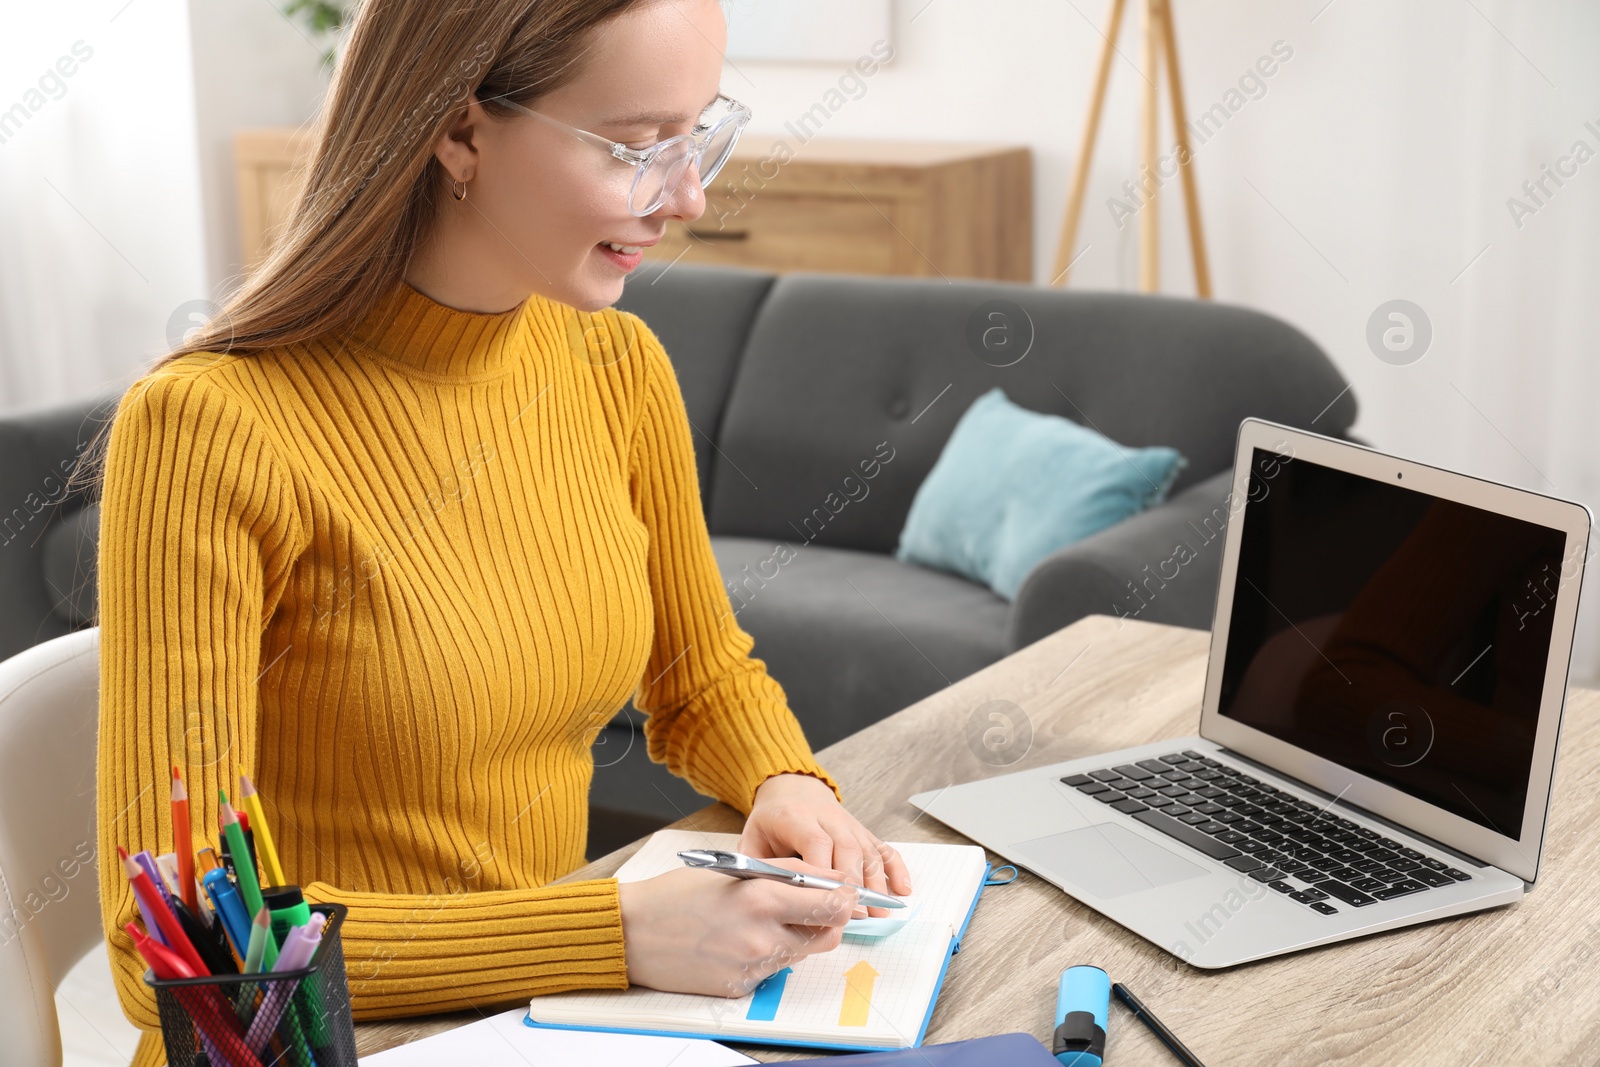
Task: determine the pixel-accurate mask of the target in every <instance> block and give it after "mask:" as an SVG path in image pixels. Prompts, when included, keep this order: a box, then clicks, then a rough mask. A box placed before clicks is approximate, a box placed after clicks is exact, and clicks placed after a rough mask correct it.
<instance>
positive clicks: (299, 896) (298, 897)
mask: <svg viewBox="0 0 1600 1067" xmlns="http://www.w3.org/2000/svg"><path fill="white" fill-rule="evenodd" d="M261 896H262V899H263V900H265V901H266V904H267V910H268V911H270V912H272V932H273V934H274V935H275V936H276V938H277V940H278V943H279V944H282V943H283V942H284V941H285V940H286V939H287V938H288V936H289V931H290V930H292V929H294V928H295V927H296V926H304V925H305V924H306V923H308V922H310V921H311V906H310V905H309V904H307V903H306V898H305V894H303V893H302V892H301V891H300V887H299V886H297V885H281V886H270V887H268V888H266V889H263V890H262V891H261ZM317 981H318V979H317V978H316V977H315V976H313V977H311V978H308V979H306V980H305V981H304V982H303V983H302V984H301V986H300V988H299V989H298V990H296V991H295V995H294V1010H295V1011H297V1012H299V1013H300V1014H301V1020H302V1023H303V1025H304V1026H305V1028H306V1029H307V1030H309V1031H311V1043H312V1045H314V1046H315V1047H317V1048H325V1047H326V1046H327V1044H328V1042H329V1041H331V1040H332V1037H331V1035H330V1034H329V1032H328V1027H327V1024H326V1022H325V1021H324V1020H325V1019H326V1017H327V1011H326V1010H324V1008H323V1006H322V995H321V994H320V993H318V992H317Z"/></svg>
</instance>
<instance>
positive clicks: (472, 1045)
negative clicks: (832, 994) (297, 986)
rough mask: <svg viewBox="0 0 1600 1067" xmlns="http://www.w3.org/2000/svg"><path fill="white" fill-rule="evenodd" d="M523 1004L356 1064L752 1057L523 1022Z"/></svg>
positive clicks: (599, 1063) (405, 1066)
mask: <svg viewBox="0 0 1600 1067" xmlns="http://www.w3.org/2000/svg"><path fill="white" fill-rule="evenodd" d="M527 1014H528V1012H527V1009H525V1008H516V1009H514V1010H512V1011H507V1012H503V1013H501V1014H499V1015H492V1016H490V1017H489V1018H487V1019H484V1020H482V1021H480V1022H475V1023H471V1024H469V1025H467V1026H463V1027H459V1028H458V1029H455V1030H449V1031H446V1032H445V1033H442V1034H435V1035H434V1036H433V1037H427V1038H423V1039H422V1040H421V1041H413V1042H412V1043H411V1044H409V1045H401V1046H400V1047H399V1048H392V1049H390V1050H388V1051H387V1052H379V1053H375V1054H373V1055H371V1056H363V1057H362V1058H361V1067H439V1064H444V1063H470V1064H471V1065H472V1067H545V1065H546V1064H556V1063H578V1064H583V1065H584V1067H668V1065H669V1064H670V1065H671V1067H735V1065H738V1064H746V1063H755V1062H757V1061H756V1060H753V1059H751V1058H750V1057H749V1056H745V1055H742V1054H740V1053H738V1052H735V1051H733V1049H731V1048H727V1047H725V1046H723V1045H719V1044H717V1043H716V1042H715V1041H700V1040H695V1039H691V1038H681V1037H640V1036H637V1035H634V1034H602V1033H595V1032H593V1031H589V1030H542V1029H537V1028H535V1027H531V1026H524V1025H523V1022H522V1020H523V1018H524V1017H525V1016H526V1015H527Z"/></svg>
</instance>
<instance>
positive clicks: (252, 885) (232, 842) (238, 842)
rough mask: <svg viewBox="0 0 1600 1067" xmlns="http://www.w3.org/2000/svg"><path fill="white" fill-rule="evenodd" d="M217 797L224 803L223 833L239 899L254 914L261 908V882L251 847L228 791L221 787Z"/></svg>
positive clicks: (221, 816)
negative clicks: (245, 839) (246, 843)
mask: <svg viewBox="0 0 1600 1067" xmlns="http://www.w3.org/2000/svg"><path fill="white" fill-rule="evenodd" d="M217 797H218V798H219V801H220V803H221V805H222V810H221V812H220V814H219V818H220V819H221V821H222V835H223V837H225V838H227V841H228V852H229V853H230V854H231V855H232V856H233V874H234V878H235V879H236V880H237V881H238V883H239V899H240V900H243V901H244V907H245V911H247V912H248V913H250V914H251V915H254V914H255V913H256V912H258V911H260V910H261V883H260V882H259V881H258V880H257V879H256V870H255V867H254V865H252V864H251V862H250V849H249V847H248V846H247V845H245V843H244V830H242V829H241V828H240V827H239V816H238V815H236V814H235V813H234V810H233V805H232V804H229V803H228V794H227V792H226V791H225V790H222V789H219V790H217Z"/></svg>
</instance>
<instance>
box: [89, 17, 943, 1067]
mask: <svg viewBox="0 0 1600 1067" xmlns="http://www.w3.org/2000/svg"><path fill="white" fill-rule="evenodd" d="M725 39H726V27H725V25H724V22H723V17H722V13H721V9H720V6H719V4H718V2H717V0H469V2H460V3H452V4H435V3H432V2H430V0H366V2H365V3H364V4H362V5H361V7H360V8H359V10H358V13H357V15H356V17H355V22H354V25H353V26H352V28H351V33H350V37H349V40H348V43H347V46H346V50H345V53H344V55H343V57H342V58H341V60H340V64H339V67H338V69H337V70H336V71H335V74H334V78H333V83H332V86H331V88H330V90H329V95H328V101H327V104H326V106H325V109H324V113H323V115H322V118H321V124H320V126H319V128H318V135H317V137H316V147H315V150H314V152H313V155H312V158H311V161H310V165H309V169H308V177H307V180H306V184H305V187H304V189H303V191H302V192H301V193H300V196H299V199H298V200H297V202H296V204H295V207H294V211H293V216H292V219H291V221H290V223H289V224H288V227H287V229H286V231H285V232H284V233H283V234H282V235H281V237H280V238H279V240H278V242H277V244H276V246H275V247H274V250H273V252H272V253H271V255H270V258H269V259H268V260H267V261H266V263H265V264H264V265H263V266H262V267H261V268H260V269H259V270H258V271H257V272H256V273H255V274H254V275H252V276H251V277H250V278H249V279H248V280H247V281H246V282H245V284H244V286H243V288H242V289H241V291H240V292H239V293H238V294H237V295H236V296H235V297H234V298H233V300H232V301H231V303H230V304H229V305H228V307H227V308H226V309H225V313H224V314H222V315H219V316H218V318H217V320H216V321H215V322H214V323H213V324H212V325H211V326H210V327H209V328H208V329H207V331H206V332H204V333H202V334H201V335H199V336H197V337H195V338H193V339H192V341H191V343H188V344H186V345H185V346H184V347H182V348H180V349H178V350H176V351H175V352H174V353H172V354H171V355H170V356H169V357H168V358H167V359H166V360H165V361H163V362H162V363H161V364H160V365H159V366H158V367H157V368H156V369H154V370H153V371H152V372H151V373H149V374H148V375H146V376H145V377H144V378H143V379H141V380H140V381H139V382H138V383H136V384H135V386H134V388H132V389H131V390H130V391H129V393H128V394H127V396H126V397H125V398H124V400H123V402H122V404H121V405H120V407H119V409H118V412H117V415H116V417H115V419H114V422H113V424H112V428H111V433H110V438H109V444H108V446H107V450H106V458H105V481H104V494H103V505H102V520H101V521H102V527H101V529H102V535H101V555H100V564H99V566H100V570H99V574H100V583H101V584H100V597H101V605H100V608H101V654H102V669H101V670H102V673H101V684H102V698H101V699H102V713H101V733H100V756H99V759H100V763H99V804H100V811H101V829H100V847H101V855H102V857H104V856H109V855H111V854H112V853H113V851H114V849H115V847H116V846H118V845H121V846H124V847H126V848H128V849H129V850H130V851H135V850H138V849H145V848H147V849H152V850H154V851H158V852H161V851H169V850H171V849H172V848H173V847H174V842H173V841H172V839H171V836H170V827H169V824H168V819H167V814H166V813H167V800H168V793H167V790H168V785H167V783H168V780H169V778H170V773H169V767H170V766H172V765H177V766H179V767H180V768H182V769H183V771H184V776H185V780H186V781H187V783H188V787H189V796H190V797H191V798H192V799H191V804H192V806H193V811H192V823H193V826H194V827H195V830H196V840H195V842H184V843H182V847H188V846H189V845H191V844H203V843H204V842H205V841H209V840H214V839H215V833H214V831H215V828H216V817H217V799H216V796H217V790H218V788H219V787H220V788H224V789H227V790H229V792H230V794H231V793H232V791H233V790H234V788H235V787H236V784H237V781H238V776H239V774H240V773H241V772H243V773H246V774H249V775H250V776H251V777H252V778H253V779H254V781H255V782H256V784H257V786H258V787H259V789H260V791H261V794H262V796H263V797H264V799H265V800H266V802H267V803H268V805H269V808H268V810H269V813H270V814H271V817H272V822H273V835H274V837H275V839H276V842H277V845H278V850H279V852H280V853H281V858H282V862H283V866H284V868H285V870H286V873H287V876H288V878H289V880H290V881H291V882H294V883H296V884H299V885H301V886H303V887H304V890H305V892H306V896H307V897H308V898H309V899H310V900H311V901H312V902H313V903H321V902H339V903H342V904H344V905H346V906H347V907H348V908H349V916H348V919H347V921H346V922H345V925H344V932H343V944H344V953H345V959H346V963H347V969H348V972H349V977H350V983H351V993H352V999H353V1004H354V1010H355V1014H356V1016H357V1017H358V1018H366V1019H372V1018H380V1017H385V1016H396V1015H405V1014H416V1013H421V1012H432V1011H444V1010H451V1009H460V1008H463V1007H467V1006H477V1007H487V1006H489V1005H500V1004H505V1003H509V1002H514V1001H518V1000H523V999H525V998H527V997H529V996H532V995H537V994H541V993H548V992H554V991H558V990H565V989H573V988H585V987H587V988H619V987H623V986H626V985H628V984H629V983H630V982H631V983H636V984H642V985H648V986H652V987H655V988H659V989H667V990H682V991H688V992H700V993H710V994H720V995H725V996H738V995H742V994H743V993H745V992H747V991H748V989H749V988H750V987H751V986H752V985H753V984H754V983H755V982H757V981H759V980H760V979H761V978H762V977H764V976H765V975H766V974H769V973H772V972H773V971H776V970H778V969H780V968H781V967H783V966H784V965H785V962H786V961H789V960H792V959H795V958H798V957H799V956H802V955H805V954H807V953H812V952H819V951H826V950H828V949H830V948H832V947H834V946H835V945H837V944H838V940H839V936H840V931H841V929H842V926H843V924H844V922H845V921H846V920H847V919H848V918H849V916H850V915H851V914H852V913H853V911H854V910H856V909H855V908H854V900H855V895H854V893H853V892H850V891H848V890H846V891H838V892H835V893H832V894H822V893H818V892H817V891H815V890H805V889H797V888H794V887H791V886H786V885H779V884H775V883H771V882H739V881H735V880H733V879H728V878H722V877H718V876H716V875H714V874H710V873H708V872H703V871H691V870H687V869H685V870H682V871H677V872H674V873H672V874H668V875H664V876H662V877H659V878H654V879H650V880H648V881H643V882H638V883H631V884H628V885H623V886H619V885H618V884H617V882H616V881H615V880H614V879H598V880H592V881H584V882H577V883H572V884H564V885H551V884H550V883H551V882H552V881H553V880H554V879H556V878H558V877H560V876H561V875H563V874H565V873H567V872H568V871H571V870H573V869H574V868H576V867H578V866H580V865H581V864H582V862H583V856H584V843H585V826H586V804H587V791H588V786H589V781H590V777H591V774H592V771H593V766H592V762H591V759H590V754H589V753H590V745H591V744H592V742H593V740H594V738H595V736H596V735H597V733H598V731H599V729H600V728H601V727H602V726H603V725H604V724H605V722H606V721H607V720H608V719H609V718H610V716H611V714H612V713H613V712H614V711H615V710H616V709H618V708H620V707H621V706H622V705H623V704H624V702H625V701H626V700H627V698H628V697H629V696H630V695H631V696H633V698H634V700H635V703H636V705H637V706H638V707H639V708H640V710H642V711H644V712H645V713H646V714H647V715H648V722H647V724H646V734H647V737H648V744H649V752H650V755H651V757H652V758H653V759H655V760H657V761H661V762H665V763H666V764H667V766H668V767H669V768H671V769H672V770H673V771H674V772H675V773H677V774H680V775H682V776H683V777H685V778H687V779H688V780H689V781H690V782H691V783H693V784H694V785H695V786H696V787H697V788H699V789H700V790H701V791H703V792H706V793H709V794H712V795H714V796H716V797H718V798H720V799H722V800H724V801H726V802H727V803H729V804H731V805H733V806H734V807H736V808H738V809H739V810H740V811H742V812H746V813H748V820H747V822H746V824H745V829H744V833H743V836H742V839H741V842H740V845H741V848H743V849H744V850H745V851H749V852H752V853H755V854H757V855H764V856H770V857H785V858H786V859H785V860H784V862H787V863H788V864H789V865H790V866H793V867H795V868H797V869H813V870H823V871H831V872H835V873H836V874H837V875H838V876H840V877H842V878H844V879H847V880H850V881H854V882H858V883H860V882H864V883H865V884H866V885H868V886H870V887H872V888H875V889H880V890H887V891H889V892H899V893H905V892H909V891H910V890H911V885H910V882H909V879H908V876H907V874H906V871H905V867H904V864H903V863H902V862H901V860H900V858H899V857H898V856H897V855H896V854H895V852H894V851H893V850H892V849H890V848H889V847H887V846H886V845H884V844H883V843H882V842H881V841H879V840H878V839H877V838H876V837H875V836H873V835H872V834H871V833H870V832H868V831H867V830H866V829H864V828H863V827H862V826H861V825H860V824H859V823H858V822H857V821H856V820H855V819H854V818H853V817H852V816H850V815H849V814H848V813H847V812H846V811H845V810H844V808H843V807H841V805H840V802H839V799H838V796H837V794H836V790H835V788H834V784H833V782H832V780H831V779H830V778H829V777H828V775H827V774H826V772H824V771H823V770H822V768H820V767H819V766H818V765H817V763H816V761H815V759H814V758H813V757H812V754H811V752H810V750H809V748H808V746H807V745H806V742H805V739H804V737H803V736H802V734H801V731H800V728H799V726H798V724H797V723H796V721H795V719H794V716H793V715H792V713H791V712H790V711H789V709H788V707H787V704H786V703H785V700H784V696H783V692H782V690H781V689H780V688H779V686H778V684H777V683H776V682H775V681H774V680H773V679H772V678H770V677H769V676H768V675H767V673H766V669H765V667H764V665H763V664H762V663H761V661H760V660H758V659H754V658H752V657H751V656H750V651H751V648H752V645H753V642H752V640H751V638H750V637H749V635H747V634H746V633H744V632H743V631H742V630H740V629H739V628H738V627H737V626H736V625H727V624H726V622H725V621H724V622H720V623H719V620H722V619H724V616H727V615H728V612H729V605H728V602H727V597H726V594H725V592H724V590H723V587H722V584H721V581H720V579H719V577H718V573H717V570H716V564H715V560H714V559H713V557H712V554H711V549H710V543H709V540H708V536H707V531H706V527H705V523H704V519H703V517H702V513H701V505H700V500H699V496H698V487H697V483H696V478H695V470H694V460H693V445H692V441H691V438H690V435H689V426H688V420H687V416H686V414H685V411H684V407H683V400H682V398H681V395H680V393H679V390H678V385H677V381H676V379H675V377H674V375H673V371H672V368H671V365H670V364H669V363H668V361H667V358H666V355H665V353H664V352H663V351H662V349H661V345H660V343H659V341H657V339H656V338H655V336H654V335H653V334H652V333H651V332H650V330H649V329H648V328H647V327H646V326H645V325H644V324H643V323H642V322H640V321H639V320H638V319H637V318H634V317H633V316H631V315H626V314H622V313H619V312H617V311H615V310H611V309H610V308H609V305H611V304H612V303H613V302H614V301H615V300H616V299H617V297H618V295H619V294H620V293H621V291H622V285H623V280H624V278H625V276H626V275H627V273H628V271H629V270H631V269H632V268H633V267H635V266H637V263H638V259H639V256H638V253H637V252H635V251H630V249H631V248H632V247H633V246H643V245H649V244H652V243H654V242H655V241H656V240H658V239H659V238H660V237H661V236H662V233H663V231H664V230H665V227H666V224H667V221H668V220H670V219H684V220H691V219H694V218H696V217H698V216H699V215H700V214H701V213H702V211H703V210H704V207H705V201H704V197H703V193H702V190H701V177H700V172H699V169H698V164H697V161H696V159H695V158H694V157H693V153H692V152H690V153H681V152H679V151H678V149H680V148H682V147H683V146H685V145H689V146H696V145H704V144H705V142H707V141H708V140H709V141H710V142H711V143H710V144H709V146H707V147H706V148H705V152H706V155H705V156H704V157H702V158H701V159H700V160H699V161H698V162H699V163H704V164H705V165H706V166H707V168H708V169H709V168H710V167H711V165H712V159H713V157H715V156H716V155H718V154H720V153H721V151H722V148H723V147H725V146H726V145H727V137H726V136H725V134H726V133H727V132H729V131H728V130H727V129H726V128H724V129H723V130H722V131H721V132H719V133H717V134H716V135H714V136H711V135H709V131H708V130H707V129H705V127H706V126H710V125H714V124H715V123H716V122H718V121H720V120H721V119H731V121H733V122H734V123H735V124H737V122H738V120H739V117H740V116H739V114H738V112H739V108H738V106H737V105H734V104H731V103H730V102H728V101H726V100H725V99H721V98H719V97H718V92H717V85H718V79H719V75H720V73H721V68H722V57H721V52H722V47H723V43H724V41H725ZM708 104H710V105H711V106H710V108H709V109H708ZM684 134H691V135H692V136H693V138H695V139H694V140H688V141H685V140H679V141H676V142H672V143H671V144H668V145H667V146H665V147H664V148H663V149H661V150H659V151H657V152H655V153H654V154H653V155H651V156H650V158H651V159H653V160H654V162H651V163H650V164H649V165H648V167H647V166H646V165H645V163H644V159H645V158H646V157H644V156H641V155H639V154H638V153H640V152H645V153H647V155H648V150H649V149H650V147H651V146H652V145H655V144H657V143H658V142H662V141H670V139H671V138H674V137H678V136H679V135H684ZM607 142H618V143H620V144H623V145H625V146H627V148H628V149H632V150H634V152H631V153H630V152H624V153H623V154H622V155H621V156H618V155H614V154H613V153H612V152H611V151H610V150H609V149H608V148H606V147H604V145H606V143H607ZM674 158H676V160H677V165H676V171H675V172H674V167H673V166H670V165H669V166H668V167H666V168H665V169H664V172H663V168H660V167H658V166H657V165H656V164H659V163H661V162H662V161H665V162H666V163H668V164H672V163H673V160H674ZM656 194H659V199H660V202H659V203H655V202H653V201H655V200H657V199H658V196H657V195H656ZM619 246H620V248H621V249H622V250H621V251H618V250H617V247H619ZM101 890H102V899H103V901H104V918H105V925H106V930H107V935H108V938H109V941H110V953H111V956H112V960H113V963H114V965H115V970H116V973H117V982H118V987H119V991H120V994H121V997H122V1003H123V1007H124V1010H125V1011H126V1012H127V1014H128V1016H129V1017H130V1018H131V1019H132V1020H133V1021H134V1022H135V1023H136V1024H138V1025H139V1026H141V1027H143V1028H145V1029H146V1030H147V1031H153V1030H154V1029H155V1028H156V1027H157V1026H158V1020H157V1017H156V1015H155V1012H154V1004H153V998H152V996H151V994H150V991H149V990H148V989H147V988H146V987H145V986H144V984H143V982H142V980H141V978H142V972H143V970H144V967H143V964H142V963H141V962H140V961H139V959H138V957H137V956H136V954H135V953H134V951H133V950H132V948H131V945H130V942H129V939H128V937H127V936H126V934H125V933H124V932H123V930H122V924H123V923H125V922H127V921H129V920H131V919H134V918H136V911H135V907H134V902H133V898H132V895H131V894H130V893H129V891H128V889H127V887H126V885H125V884H124V882H123V881H122V878H121V875H120V871H119V868H118V866H117V865H116V864H114V863H106V862H102V863H101ZM160 1059H161V1052H160V1048H159V1039H158V1038H157V1036H156V1035H155V1034H154V1033H146V1035H145V1039H144V1041H143V1043H142V1044H141V1045H140V1052H139V1055H138V1057H137V1059H136V1061H135V1062H136V1063H140V1064H145V1063H158V1062H160Z"/></svg>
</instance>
